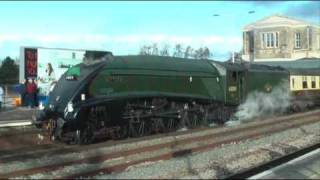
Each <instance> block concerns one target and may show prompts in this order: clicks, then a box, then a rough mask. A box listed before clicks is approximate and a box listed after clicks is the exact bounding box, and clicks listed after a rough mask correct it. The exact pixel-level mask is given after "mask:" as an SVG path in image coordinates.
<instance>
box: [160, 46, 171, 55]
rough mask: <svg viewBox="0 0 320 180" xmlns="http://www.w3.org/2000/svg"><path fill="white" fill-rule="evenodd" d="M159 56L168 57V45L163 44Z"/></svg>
mask: <svg viewBox="0 0 320 180" xmlns="http://www.w3.org/2000/svg"><path fill="white" fill-rule="evenodd" d="M159 54H160V56H169V45H167V44H165V45H164V46H163V48H162V49H161V50H160V53H159Z"/></svg>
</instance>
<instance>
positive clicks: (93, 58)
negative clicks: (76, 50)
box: [83, 51, 113, 65]
mask: <svg viewBox="0 0 320 180" xmlns="http://www.w3.org/2000/svg"><path fill="white" fill-rule="evenodd" d="M112 59H113V55H112V53H111V52H109V51H86V53H85V54H84V61H83V62H84V63H85V64H86V65H91V64H96V63H100V62H101V61H107V60H112Z"/></svg>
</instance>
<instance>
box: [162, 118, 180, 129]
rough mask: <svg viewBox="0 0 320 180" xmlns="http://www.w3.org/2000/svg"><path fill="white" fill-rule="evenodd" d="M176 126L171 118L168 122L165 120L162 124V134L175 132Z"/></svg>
mask: <svg viewBox="0 0 320 180" xmlns="http://www.w3.org/2000/svg"><path fill="white" fill-rule="evenodd" d="M176 128H177V125H176V120H175V119H173V118H170V119H168V120H165V123H164V132H166V133H168V132H172V131H174V130H176Z"/></svg>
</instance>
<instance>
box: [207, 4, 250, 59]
mask: <svg viewBox="0 0 320 180" xmlns="http://www.w3.org/2000/svg"><path fill="white" fill-rule="evenodd" d="M254 13H255V11H253V10H251V11H248V12H247V13H246V14H254ZM212 16H214V17H219V16H221V15H220V14H213V15H212ZM239 16H240V15H237V17H239ZM231 17H232V21H233V26H234V22H235V18H234V15H232V16H231ZM254 37H255V36H254V31H253V44H255V43H254V41H255V39H254ZM254 46H255V45H254ZM254 46H253V52H252V54H253V55H252V58H250V62H251V59H252V61H254V58H255V47H254ZM232 54H234V52H233V51H232ZM232 59H233V61H234V57H232Z"/></svg>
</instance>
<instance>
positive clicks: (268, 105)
mask: <svg viewBox="0 0 320 180" xmlns="http://www.w3.org/2000/svg"><path fill="white" fill-rule="evenodd" d="M291 98H292V97H291V92H290V87H289V83H288V81H285V80H284V81H282V82H281V83H280V84H279V85H278V86H276V87H274V88H273V90H272V91H271V92H270V93H266V92H258V91H254V92H252V93H250V94H249V95H248V97H247V99H246V101H245V102H244V103H243V104H241V105H240V106H239V107H238V109H237V112H236V113H235V118H236V119H238V120H248V119H252V118H256V117H263V116H270V115H274V114H282V113H284V112H286V111H287V110H288V108H289V107H290V102H291Z"/></svg>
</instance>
